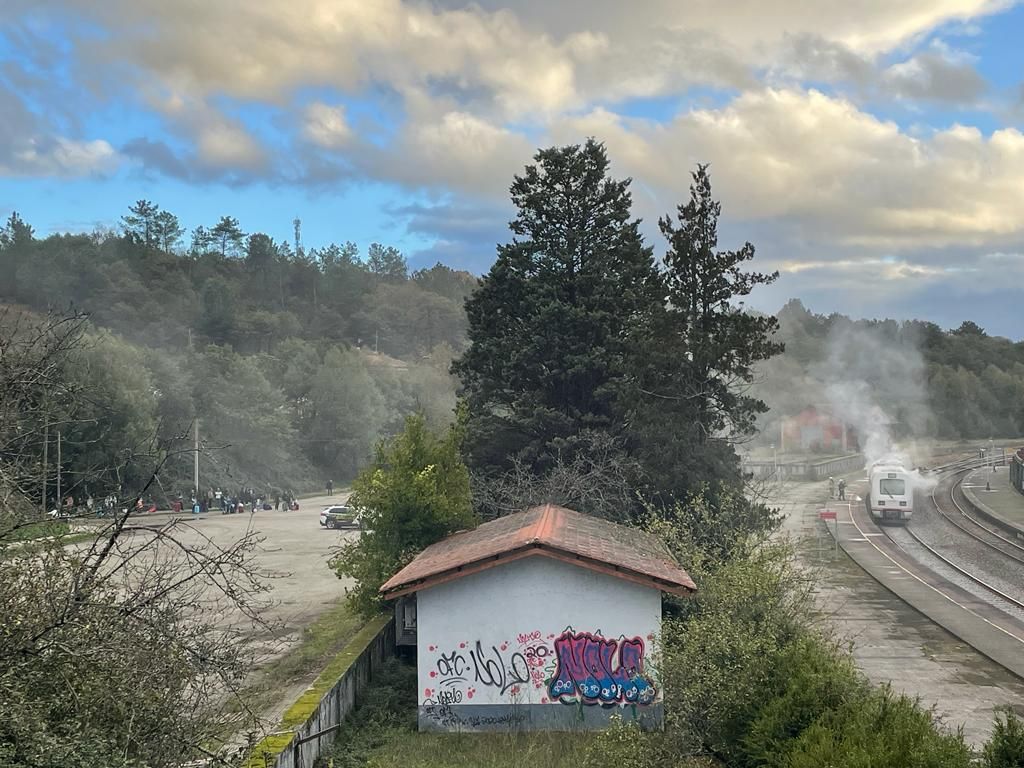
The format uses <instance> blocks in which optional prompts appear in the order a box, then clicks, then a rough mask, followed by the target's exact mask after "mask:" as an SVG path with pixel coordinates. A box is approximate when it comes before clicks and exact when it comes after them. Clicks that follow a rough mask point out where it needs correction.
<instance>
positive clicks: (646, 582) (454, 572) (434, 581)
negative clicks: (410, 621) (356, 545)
mask: <svg viewBox="0 0 1024 768" xmlns="http://www.w3.org/2000/svg"><path fill="white" fill-rule="evenodd" d="M534 556H539V557H547V558H550V559H552V560H558V561H560V562H563V563H568V564H569V565H575V566H577V567H580V568H586V569H588V570H591V571H594V572H596V573H601V574H604V575H605V576H611V577H613V578H616V579H622V580H624V581H629V582H632V583H634V584H639V585H641V586H644V587H649V588H651V589H657V590H659V591H661V592H666V593H668V594H671V595H678V596H680V597H687V596H689V595H691V594H693V593H694V592H695V591H696V586H695V585H694V586H690V585H687V584H680V583H678V582H672V581H666V580H664V579H659V578H657V577H655V576H651V575H649V574H645V573H639V572H637V571H633V570H631V569H629V568H624V567H622V566H619V565H615V564H613V563H607V562H603V561H601V560H596V559H594V558H590V557H586V556H584V555H580V554H577V553H575V552H568V551H566V550H562V549H558V548H556V547H552V546H550V545H549V544H544V543H541V542H531V543H529V544H527V545H525V546H522V547H518V548H516V549H512V550H509V551H507V552H500V553H498V554H496V555H492V556H490V557H487V558H484V559H482V560H477V561H475V562H472V563H466V564H464V565H460V566H458V567H457V568H451V569H449V570H446V571H441V572H439V573H436V574H431V575H430V576H427V577H425V578H423V579H419V580H417V581H413V582H409V583H407V584H400V585H397V586H395V587H393V588H391V589H389V590H387V591H386V592H384V591H382V592H381V596H382V597H384V598H385V599H387V600H392V599H394V598H396V597H402V596H403V595H409V594H412V593H413V592H418V591H420V590H422V589H429V588H431V587H436V586H438V585H440V584H445V583H447V582H449V581H455V580H456V579H461V578H463V577H464V576H470V575H472V574H474V573H480V572H481V571H486V570H488V569H490V568H494V567H495V566H498V565H505V564H506V563H511V562H514V561H516V560H521V559H523V558H525V557H534Z"/></svg>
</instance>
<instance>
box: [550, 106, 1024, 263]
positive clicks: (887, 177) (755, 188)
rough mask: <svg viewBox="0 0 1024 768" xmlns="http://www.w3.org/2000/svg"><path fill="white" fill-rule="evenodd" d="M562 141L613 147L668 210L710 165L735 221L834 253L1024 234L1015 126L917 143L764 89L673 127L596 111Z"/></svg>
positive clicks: (881, 124)
mask: <svg viewBox="0 0 1024 768" xmlns="http://www.w3.org/2000/svg"><path fill="white" fill-rule="evenodd" d="M553 134H554V138H555V139H556V140H557V141H559V142H565V141H572V140H578V139H579V137H582V136H586V135H595V136H599V137H602V138H604V139H605V141H606V142H607V144H608V146H609V149H610V153H611V156H612V158H613V159H614V160H615V162H616V163H617V172H619V173H620V174H622V175H630V176H633V177H635V178H638V179H642V180H643V182H644V184H645V186H646V187H647V188H648V189H649V190H650V194H649V195H648V196H647V197H648V198H649V205H651V206H652V207H653V206H659V207H660V209H661V211H665V210H669V209H670V207H673V206H674V205H675V204H676V203H677V202H678V197H679V196H680V194H681V192H683V191H684V190H685V184H686V182H687V178H686V174H688V172H689V170H690V169H692V168H693V166H694V165H695V164H696V163H697V162H710V164H711V170H712V175H713V179H714V181H715V185H716V189H717V193H718V194H719V195H720V196H721V198H722V199H724V200H727V201H728V210H729V213H730V215H731V216H734V217H739V218H741V219H753V220H773V219H781V220H784V221H785V225H786V226H787V227H789V228H790V233H789V234H790V236H791V237H797V238H801V239H807V238H810V239H812V240H813V241H816V242H819V243H821V244H823V245H827V246H828V247H830V248H834V247H836V246H840V245H845V246H859V247H864V248H886V249H899V248H905V247H922V246H929V247H941V246H946V245H951V244H959V245H979V244H986V243H987V244H993V243H999V242H1005V241H1008V240H1013V239H1014V238H1018V237H1020V236H1021V234H1022V231H1024V222H1022V220H1021V219H1020V217H1019V215H1018V211H1019V210H1020V209H1021V207H1022V206H1024V185H1021V184H1020V179H1021V178H1022V177H1024V135H1022V134H1021V133H1020V132H1019V131H1018V130H1016V129H1013V128H1007V129H1003V130H998V131H995V132H994V133H993V134H992V135H991V136H989V137H985V136H983V135H982V134H981V133H980V132H979V131H978V130H977V129H974V128H968V127H963V126H953V127H951V128H949V129H948V130H943V131H937V132H935V133H933V134H931V135H929V136H926V137H922V138H918V137H915V136H911V135H908V134H907V133H905V132H903V131H901V130H900V128H899V127H898V126H897V125H896V124H895V123H892V122H888V121H884V120H880V119H879V118H877V117H875V116H873V115H871V114H868V113H866V112H863V111H860V110H859V109H858V108H857V107H856V106H855V105H854V104H853V103H851V102H850V101H848V100H846V99H842V98H836V97H833V96H828V95H826V94H824V93H821V92H819V91H814V90H811V91H801V90H795V89H764V90H761V91H758V92H748V93H744V94H742V95H740V96H739V97H737V98H736V99H735V100H733V101H732V102H730V103H729V104H728V105H726V106H724V107H722V108H720V109H694V110H690V111H688V112H686V113H683V114H680V115H678V116H677V117H676V118H675V119H674V120H672V121H670V122H668V123H666V124H660V123H655V122H652V121H642V120H636V119H626V118H622V117H619V116H617V115H615V114H613V113H610V112H608V111H605V110H595V111H593V112H591V113H589V114H587V115H584V116H581V117H578V118H573V119H570V120H566V121H563V122H562V123H560V124H559V125H557V126H556V127H555V128H554V130H553ZM643 199H644V198H643V196H640V197H638V202H642V201H643Z"/></svg>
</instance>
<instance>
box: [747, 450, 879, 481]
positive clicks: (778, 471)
mask: <svg viewBox="0 0 1024 768" xmlns="http://www.w3.org/2000/svg"><path fill="white" fill-rule="evenodd" d="M863 468H864V457H863V456H861V455H860V454H859V453H854V454H850V455H848V456H837V457H833V458H828V459H821V460H814V459H810V460H803V461H784V460H779V461H777V462H776V461H744V462H743V472H744V473H749V474H752V475H754V476H755V477H761V478H769V479H776V480H822V479H824V478H826V477H831V476H832V475H845V474H847V473H849V472H856V471H857V470H858V469H863Z"/></svg>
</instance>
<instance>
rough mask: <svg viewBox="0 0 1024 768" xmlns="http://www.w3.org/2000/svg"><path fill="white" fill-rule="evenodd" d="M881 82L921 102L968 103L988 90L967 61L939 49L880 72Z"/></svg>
mask: <svg viewBox="0 0 1024 768" xmlns="http://www.w3.org/2000/svg"><path fill="white" fill-rule="evenodd" d="M882 84H883V85H884V87H885V88H886V89H887V90H888V91H889V92H890V93H891V94H893V95H895V96H897V97H901V98H909V99H918V100H922V101H942V102H951V103H960V104H971V103H974V102H976V101H977V100H978V99H980V98H981V97H982V96H983V95H984V94H985V92H986V90H987V89H988V86H987V84H986V82H985V80H984V78H983V77H982V76H981V75H980V74H978V72H977V70H976V69H975V68H974V66H973V64H971V63H970V62H969V61H964V60H962V59H961V60H957V59H956V58H951V57H950V56H949V55H946V54H944V53H943V52H940V51H927V52H925V53H922V54H920V55H918V56H915V57H913V58H911V59H908V60H907V61H905V62H901V63H899V64H894V65H893V66H891V67H889V68H888V69H886V70H885V71H884V72H883V73H882Z"/></svg>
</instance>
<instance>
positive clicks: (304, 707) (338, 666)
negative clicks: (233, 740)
mask: <svg viewBox="0 0 1024 768" xmlns="http://www.w3.org/2000/svg"><path fill="white" fill-rule="evenodd" d="M391 618H392V617H391V616H390V615H381V616H378V617H376V618H374V619H370V621H368V622H367V623H366V625H365V626H364V627H363V628H362V629H361V630H359V632H357V633H356V635H355V637H353V638H352V640H351V641H350V642H349V644H348V645H346V646H345V648H344V649H342V651H341V652H340V653H339V654H338V655H337V656H335V657H334V658H333V659H331V662H330V663H329V664H328V665H327V666H326V667H325V668H324V671H323V672H321V673H320V676H319V677H317V679H316V680H315V681H314V682H313V684H312V685H311V686H310V687H309V688H307V689H306V690H305V692H304V693H303V694H302V695H301V696H300V697H299V698H298V700H297V701H296V702H295V703H294V704H292V705H291V706H290V707H289V708H288V709H287V710H286V711H285V713H284V716H283V717H282V718H281V724H280V726H279V729H280V730H282V731H283V730H287V731H289V732H288V733H274V734H271V735H270V736H267V737H265V738H264V739H263V740H262V741H260V742H259V743H258V744H257V745H256V746H255V747H254V748H253V750H252V754H251V755H250V757H249V759H248V760H246V761H245V764H244V768H265V766H270V765H273V764H274V761H275V760H276V759H277V756H278V755H280V754H281V753H282V752H284V751H285V750H286V749H287V748H288V747H289V745H290V744H291V743H292V739H294V738H295V730H296V729H298V728H300V727H302V726H303V725H304V724H305V723H306V721H307V720H309V718H310V717H312V716H313V715H314V714H315V713H316V711H317V709H318V708H319V706H320V701H321V700H322V699H323V698H324V696H326V695H327V694H328V693H329V692H330V691H331V689H332V688H334V686H335V685H337V684H338V682H339V681H340V680H341V679H342V678H343V677H344V676H345V674H346V673H347V672H348V671H349V669H351V667H352V665H353V664H354V663H355V662H356V660H357V659H359V657H360V656H361V655H362V654H363V653H364V652H365V651H366V650H367V649H368V648H369V647H370V645H371V644H372V643H373V641H374V640H375V639H376V638H377V635H378V634H380V632H381V630H383V629H384V627H386V626H387V625H388V622H389V621H391Z"/></svg>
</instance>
